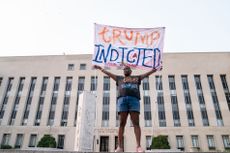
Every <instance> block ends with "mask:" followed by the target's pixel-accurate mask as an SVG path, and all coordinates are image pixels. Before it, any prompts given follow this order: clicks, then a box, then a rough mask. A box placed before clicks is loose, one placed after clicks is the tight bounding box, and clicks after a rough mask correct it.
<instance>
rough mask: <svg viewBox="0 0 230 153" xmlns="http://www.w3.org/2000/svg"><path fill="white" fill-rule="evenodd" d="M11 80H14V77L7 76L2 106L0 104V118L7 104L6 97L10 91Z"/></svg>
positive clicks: (7, 97)
mask: <svg viewBox="0 0 230 153" xmlns="http://www.w3.org/2000/svg"><path fill="white" fill-rule="evenodd" d="M13 80H14V78H9V79H8V83H7V87H6V92H5V95H4V98H3V102H2V106H1V109H0V120H1V119H2V118H3V116H4V113H5V109H6V105H7V102H8V99H9V94H10V92H11V87H12V85H13ZM0 123H1V122H0Z"/></svg>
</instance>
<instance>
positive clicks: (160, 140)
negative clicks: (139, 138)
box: [150, 135, 170, 149]
mask: <svg viewBox="0 0 230 153" xmlns="http://www.w3.org/2000/svg"><path fill="white" fill-rule="evenodd" d="M150 147H151V149H170V145H169V142H168V137H167V136H163V135H159V136H157V137H153V139H152V144H151V146H150Z"/></svg>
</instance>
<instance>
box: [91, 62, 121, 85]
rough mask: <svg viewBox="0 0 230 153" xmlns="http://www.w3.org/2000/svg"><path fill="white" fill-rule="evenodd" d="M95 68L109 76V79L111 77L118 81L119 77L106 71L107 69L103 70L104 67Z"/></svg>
mask: <svg viewBox="0 0 230 153" xmlns="http://www.w3.org/2000/svg"><path fill="white" fill-rule="evenodd" d="M94 68H95V69H98V70H101V72H103V73H105V74H106V75H108V76H109V77H111V78H112V79H113V80H115V81H116V78H117V76H116V75H115V74H113V73H110V72H108V71H106V70H105V69H103V68H102V67H100V66H98V65H94Z"/></svg>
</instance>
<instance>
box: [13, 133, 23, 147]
mask: <svg viewBox="0 0 230 153" xmlns="http://www.w3.org/2000/svg"><path fill="white" fill-rule="evenodd" d="M22 143H23V134H17V138H16V142H15V146H14V147H15V148H21V147H22Z"/></svg>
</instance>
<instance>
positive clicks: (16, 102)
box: [8, 78, 25, 125]
mask: <svg viewBox="0 0 230 153" xmlns="http://www.w3.org/2000/svg"><path fill="white" fill-rule="evenodd" d="M24 82H25V78H20V81H19V85H18V89H17V93H16V97H15V100H14V106H13V110H12V112H11V117H10V120H9V122H8V125H14V120H15V118H16V115H17V111H18V105H19V101H20V99H21V92H22V89H23V86H24Z"/></svg>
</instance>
